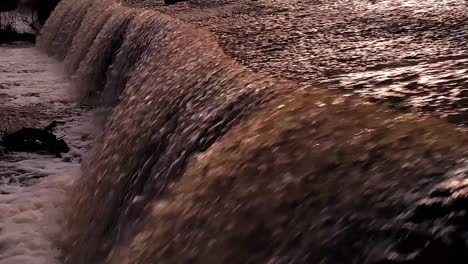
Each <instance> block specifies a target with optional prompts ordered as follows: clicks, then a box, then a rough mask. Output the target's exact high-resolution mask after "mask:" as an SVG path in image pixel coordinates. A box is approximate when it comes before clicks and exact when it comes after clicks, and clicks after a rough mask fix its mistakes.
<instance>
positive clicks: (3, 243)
mask: <svg viewBox="0 0 468 264" xmlns="http://www.w3.org/2000/svg"><path fill="white" fill-rule="evenodd" d="M59 67H60V64H58V63H57V62H55V61H54V60H52V59H50V58H47V57H46V56H44V55H42V54H40V53H39V52H38V51H37V50H35V49H34V48H21V49H18V48H2V47H1V46H0V85H1V87H0V88H1V89H0V94H4V97H5V94H6V95H7V98H6V99H5V98H2V104H4V105H8V106H10V107H15V108H18V109H21V108H22V107H24V106H27V105H35V104H44V107H50V108H51V109H52V110H51V111H50V112H51V114H54V113H57V112H60V111H61V110H62V109H65V108H70V107H74V106H73V104H74V103H73V96H71V95H70V82H69V81H68V79H67V78H66V77H65V76H64V75H63V74H61V73H60V70H57V69H59ZM4 99H5V100H4ZM75 110H76V111H75V112H77V115H76V116H72V117H67V118H65V120H64V121H65V122H66V123H65V125H63V126H59V127H58V129H57V131H56V134H57V135H58V136H65V137H64V140H65V141H66V142H67V143H68V144H69V146H70V148H71V150H70V152H69V153H67V154H66V155H64V156H63V157H62V158H57V157H54V156H47V155H39V154H33V153H14V154H8V155H7V156H4V157H0V264H23V263H24V264H55V263H60V260H59V258H58V253H59V252H58V249H57V246H56V243H55V242H56V240H57V239H58V238H59V236H60V227H61V222H62V217H61V213H62V211H63V210H62V208H63V206H64V200H65V194H66V193H67V190H68V188H69V187H70V185H71V184H72V183H73V181H74V179H75V178H76V177H77V176H79V175H80V173H81V170H80V163H81V160H82V155H83V154H84V153H85V151H86V149H87V148H88V145H89V142H90V139H91V138H92V136H91V133H92V126H91V122H90V120H91V113H86V112H84V111H80V110H79V109H78V108H76V109H75Z"/></svg>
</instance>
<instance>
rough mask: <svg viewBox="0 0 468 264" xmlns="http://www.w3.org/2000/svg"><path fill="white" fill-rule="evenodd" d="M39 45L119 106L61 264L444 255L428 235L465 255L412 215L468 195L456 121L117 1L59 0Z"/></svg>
mask: <svg viewBox="0 0 468 264" xmlns="http://www.w3.org/2000/svg"><path fill="white" fill-rule="evenodd" d="M37 46H38V48H39V49H41V50H42V51H44V52H46V53H48V54H49V55H51V56H54V57H55V58H57V59H59V60H63V61H64V63H65V67H66V69H67V72H68V73H69V74H70V75H71V76H72V77H73V79H74V80H75V82H76V85H75V86H76V88H75V89H76V90H77V92H78V93H79V94H80V95H81V96H82V98H83V100H89V101H91V102H93V104H95V106H96V107H97V108H99V107H103V108H106V109H109V112H108V116H107V117H106V123H105V125H104V128H103V131H102V133H101V135H100V136H99V137H98V139H97V140H96V144H95V146H94V148H93V150H92V154H91V156H90V158H89V159H88V160H87V161H86V164H85V166H84V169H83V170H84V171H83V176H82V177H81V178H80V179H79V180H78V182H77V183H76V187H75V188H74V191H73V193H72V194H70V198H69V207H68V209H69V210H68V211H67V212H66V216H67V221H66V227H65V228H64V230H66V232H64V238H63V252H64V260H65V263H122V264H123V263H142V264H143V263H319V262H320V261H324V260H326V262H325V263H343V261H344V262H347V261H349V256H355V260H356V261H357V263H413V262H403V261H405V260H408V259H409V258H413V260H414V259H415V260H416V261H423V260H427V259H431V258H434V252H433V251H432V250H430V247H429V250H426V249H428V248H425V245H427V241H432V242H431V243H433V244H437V245H438V248H439V251H438V253H439V254H441V255H442V256H445V257H447V256H451V257H452V258H455V259H457V258H458V257H460V255H463V254H464V253H463V252H464V247H460V248H457V247H455V249H453V248H451V247H450V246H449V245H447V244H446V241H445V240H444V239H443V238H442V235H441V234H442V233H438V232H437V231H433V230H435V229H437V227H438V226H437V225H436V224H435V223H434V222H432V225H431V224H428V223H427V222H425V221H426V220H428V221H429V220H431V219H426V218H424V221H419V220H415V219H416V218H417V217H416V216H418V212H419V211H418V210H425V208H426V207H424V206H425V204H424V202H425V201H426V200H425V199H426V198H427V197H429V195H430V193H432V192H433V191H434V188H436V187H435V186H442V187H440V188H445V189H444V190H445V191H446V192H448V193H450V194H448V195H446V196H444V197H439V198H440V199H441V200H442V199H452V200H453V201H458V202H466V201H465V200H464V199H463V198H460V197H458V198H454V197H455V194H453V195H454V196H453V197H452V196H451V195H452V193H454V192H455V191H454V190H455V189H453V188H452V187H444V186H446V185H447V184H446V182H445V181H446V180H447V181H448V180H449V179H454V178H457V179H459V178H462V177H463V176H464V175H465V172H464V171H463V170H462V169H460V168H463V167H464V166H463V158H464V147H463V146H464V144H465V143H466V137H465V136H464V135H463V134H462V133H461V132H459V131H457V130H455V129H454V128H453V127H452V126H450V125H447V124H444V123H443V122H440V121H437V120H432V119H430V118H428V119H420V118H416V117H415V116H412V115H399V114H396V113H394V112H392V111H390V110H387V109H385V108H382V107H377V106H374V105H371V104H368V103H365V102H363V101H362V100H360V99H356V98H352V97H344V96H342V95H341V94H339V93H337V92H336V93H335V92H331V91H327V90H321V89H315V88H313V87H300V86H298V85H297V84H295V83H291V82H288V81H278V80H275V79H270V78H266V77H264V76H262V75H259V74H256V73H253V72H251V71H250V70H249V69H248V68H246V67H244V66H241V65H239V64H238V63H237V62H234V61H233V60H232V59H231V58H229V57H228V56H227V55H225V54H224V52H223V51H222V50H221V48H220V47H219V46H218V44H217V42H216V40H215V39H214V37H213V36H212V35H211V34H210V33H208V32H205V31H203V30H199V29H196V28H195V27H194V26H191V25H189V24H185V23H183V22H181V21H178V20H176V19H174V18H171V17H168V16H166V15H162V14H160V13H158V12H155V11H146V10H145V11H143V10H136V9H130V8H127V7H124V6H122V5H121V4H119V3H116V2H114V1H111V0H104V1H92V0H62V1H61V2H60V4H59V5H58V6H57V8H56V10H55V11H54V12H53V14H52V15H51V17H50V18H49V20H48V21H47V23H46V25H45V27H44V28H43V31H42V34H41V36H40V38H39V41H38V44H37ZM402 143H404V144H402ZM408 160H412V161H413V162H412V163H408ZM444 184H446V185H444ZM389 186H392V188H389ZM447 186H449V185H447ZM437 188H439V187H437ZM457 188H458V187H457ZM415 190H417V193H415ZM401 193H403V194H404V195H401ZM439 198H438V199H439ZM421 208H422V209H421ZM427 208H429V209H427V210H431V207H430V206H427ZM424 217H427V214H425V216H424ZM418 221H419V222H418ZM427 225H428V226H427ZM410 226H411V227H410ZM424 227H427V228H428V229H424ZM430 228H432V229H431V230H432V231H427V230H429V229H430ZM440 232H442V231H440ZM462 235H463V234H462V232H460V234H457V235H454V236H453V237H452V238H454V242H453V243H458V242H457V241H458V240H456V239H458V238H459V237H462ZM364 242H365V243H364ZM360 243H364V244H360ZM457 245H458V244H457ZM389 248H390V249H391V250H388V249H389ZM444 249H446V251H444ZM369 252H371V253H369ZM395 256H398V257H395ZM406 258H408V259H406ZM380 261H382V262H380ZM384 261H387V262H384ZM408 261H411V259H409V260H408ZM414 263H420V262H414ZM451 263H458V262H451Z"/></svg>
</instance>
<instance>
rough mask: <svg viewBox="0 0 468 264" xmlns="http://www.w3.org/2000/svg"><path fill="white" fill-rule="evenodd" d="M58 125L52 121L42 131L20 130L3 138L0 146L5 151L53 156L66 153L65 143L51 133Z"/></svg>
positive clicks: (66, 146)
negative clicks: (43, 153)
mask: <svg viewBox="0 0 468 264" xmlns="http://www.w3.org/2000/svg"><path fill="white" fill-rule="evenodd" d="M59 123H60V122H57V121H54V122H52V123H51V124H50V125H48V126H47V127H46V128H44V129H38V128H22V129H20V130H18V131H16V132H14V133H11V134H6V135H5V136H3V138H2V141H0V145H2V146H3V147H4V148H5V149H6V150H7V151H22V152H46V153H50V154H55V155H60V153H66V152H68V151H69V150H70V148H69V147H68V145H67V143H65V141H64V140H63V139H61V138H57V136H55V135H54V134H53V132H52V130H53V128H54V127H55V126H56V125H57V124H59Z"/></svg>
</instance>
